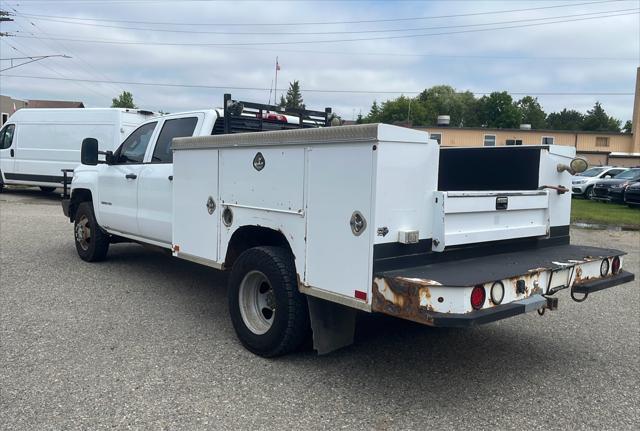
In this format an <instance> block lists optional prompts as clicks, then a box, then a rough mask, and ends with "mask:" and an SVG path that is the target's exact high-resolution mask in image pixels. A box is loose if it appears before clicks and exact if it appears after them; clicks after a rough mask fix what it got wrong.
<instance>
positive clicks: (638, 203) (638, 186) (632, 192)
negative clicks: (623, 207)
mask: <svg viewBox="0 0 640 431" xmlns="http://www.w3.org/2000/svg"><path fill="white" fill-rule="evenodd" d="M624 203H626V204H627V205H629V206H630V207H636V208H640V181H636V182H635V183H633V184H630V185H629V187H627V189H626V190H625V191H624Z"/></svg>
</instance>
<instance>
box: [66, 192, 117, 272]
mask: <svg viewBox="0 0 640 431" xmlns="http://www.w3.org/2000/svg"><path fill="white" fill-rule="evenodd" d="M85 229H86V230H85ZM73 238H74V241H75V243H76V250H77V251H78V256H80V259H82V260H84V261H87V262H98V261H101V260H104V258H105V257H106V255H107V251H108V250H109V234H107V233H106V232H105V231H103V230H102V228H100V226H99V225H98V222H97V221H96V217H95V214H94V213H93V205H92V203H91V202H82V203H81V204H80V205H79V206H78V209H77V210H76V214H75V218H74V222H73ZM81 238H82V240H81Z"/></svg>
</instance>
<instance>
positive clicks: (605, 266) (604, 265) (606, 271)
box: [600, 258, 609, 277]
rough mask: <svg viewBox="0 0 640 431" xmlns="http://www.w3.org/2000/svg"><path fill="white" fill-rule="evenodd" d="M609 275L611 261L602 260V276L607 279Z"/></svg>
mask: <svg viewBox="0 0 640 431" xmlns="http://www.w3.org/2000/svg"><path fill="white" fill-rule="evenodd" d="M607 274H609V259H606V258H605V259H602V263H601V264H600V276H601V277H606V276H607Z"/></svg>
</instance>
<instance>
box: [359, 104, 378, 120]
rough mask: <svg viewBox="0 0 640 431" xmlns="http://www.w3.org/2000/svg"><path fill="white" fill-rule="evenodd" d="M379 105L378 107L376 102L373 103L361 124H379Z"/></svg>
mask: <svg viewBox="0 0 640 431" xmlns="http://www.w3.org/2000/svg"><path fill="white" fill-rule="evenodd" d="M380 114H381V110H380V105H378V102H377V101H375V100H374V101H373V103H372V104H371V109H369V113H368V114H367V116H366V117H364V118H363V119H362V122H363V123H378V122H380Z"/></svg>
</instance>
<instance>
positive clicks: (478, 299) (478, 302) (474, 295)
mask: <svg viewBox="0 0 640 431" xmlns="http://www.w3.org/2000/svg"><path fill="white" fill-rule="evenodd" d="M486 299H487V293H486V292H485V290H484V286H483V285H481V284H478V285H477V286H474V288H473V289H472V290H471V308H473V309H474V310H479V309H481V308H482V306H483V305H484V301H485V300H486Z"/></svg>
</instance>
